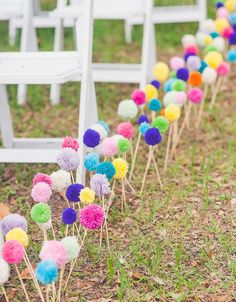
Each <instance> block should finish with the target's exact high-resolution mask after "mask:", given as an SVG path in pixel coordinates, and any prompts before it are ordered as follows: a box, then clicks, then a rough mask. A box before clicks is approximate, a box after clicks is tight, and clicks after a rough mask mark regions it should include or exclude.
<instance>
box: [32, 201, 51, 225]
mask: <svg viewBox="0 0 236 302" xmlns="http://www.w3.org/2000/svg"><path fill="white" fill-rule="evenodd" d="M31 218H32V220H33V221H34V222H36V223H45V222H48V221H49V220H50V218H51V208H50V206H49V205H48V204H46V203H38V204H36V205H34V206H33V207H32V209H31Z"/></svg>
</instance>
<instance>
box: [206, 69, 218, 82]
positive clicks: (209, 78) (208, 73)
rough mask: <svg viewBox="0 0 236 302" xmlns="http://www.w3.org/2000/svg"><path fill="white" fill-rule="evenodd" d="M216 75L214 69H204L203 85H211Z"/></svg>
mask: <svg viewBox="0 0 236 302" xmlns="http://www.w3.org/2000/svg"><path fill="white" fill-rule="evenodd" d="M216 77H217V73H216V71H215V69H213V68H211V67H206V68H205V69H204V71H203V73H202V80H203V83H205V84H207V85H211V84H213V83H214V82H215V81H216Z"/></svg>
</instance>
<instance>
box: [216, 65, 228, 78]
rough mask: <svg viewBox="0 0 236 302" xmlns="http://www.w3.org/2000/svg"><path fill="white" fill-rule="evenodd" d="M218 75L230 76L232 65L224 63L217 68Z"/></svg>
mask: <svg viewBox="0 0 236 302" xmlns="http://www.w3.org/2000/svg"><path fill="white" fill-rule="evenodd" d="M216 71H217V74H218V76H225V75H227V74H229V72H230V65H229V63H227V62H222V63H221V64H220V65H219V66H218V67H217V70H216Z"/></svg>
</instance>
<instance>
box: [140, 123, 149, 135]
mask: <svg viewBox="0 0 236 302" xmlns="http://www.w3.org/2000/svg"><path fill="white" fill-rule="evenodd" d="M150 128H151V126H150V125H149V124H148V123H146V122H143V123H141V124H140V125H139V131H140V133H141V134H142V135H145V133H146V132H147V131H148V129H150Z"/></svg>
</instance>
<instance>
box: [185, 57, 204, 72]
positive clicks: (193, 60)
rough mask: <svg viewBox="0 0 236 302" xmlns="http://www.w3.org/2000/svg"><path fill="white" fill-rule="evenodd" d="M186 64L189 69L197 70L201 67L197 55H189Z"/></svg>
mask: <svg viewBox="0 0 236 302" xmlns="http://www.w3.org/2000/svg"><path fill="white" fill-rule="evenodd" d="M186 64H187V68H188V69H189V70H190V71H194V70H198V69H199V68H200V67H201V60H200V58H199V57H197V56H190V57H189V58H188V60H187V62H186Z"/></svg>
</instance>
